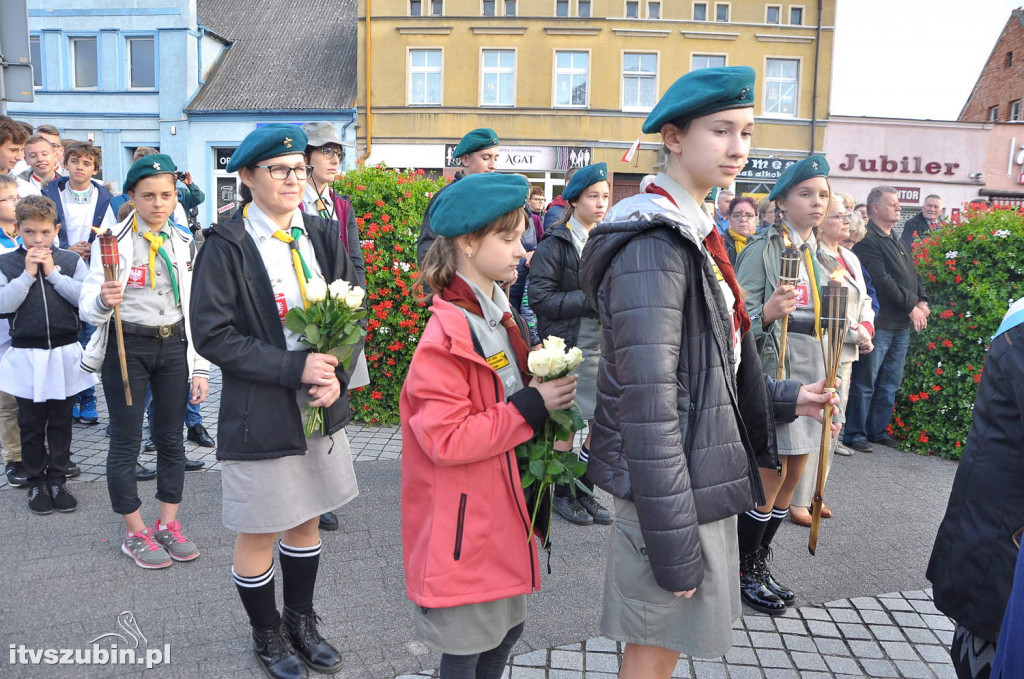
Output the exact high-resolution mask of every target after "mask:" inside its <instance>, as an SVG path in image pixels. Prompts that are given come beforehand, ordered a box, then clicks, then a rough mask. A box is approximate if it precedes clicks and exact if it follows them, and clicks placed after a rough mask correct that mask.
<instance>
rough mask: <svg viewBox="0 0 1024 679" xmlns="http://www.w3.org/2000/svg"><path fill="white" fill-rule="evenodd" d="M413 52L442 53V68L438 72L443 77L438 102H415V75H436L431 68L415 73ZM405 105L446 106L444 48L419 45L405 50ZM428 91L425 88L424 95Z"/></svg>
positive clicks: (424, 68)
mask: <svg viewBox="0 0 1024 679" xmlns="http://www.w3.org/2000/svg"><path fill="white" fill-rule="evenodd" d="M413 52H440V53H441V67H440V69H439V70H438V71H437V72H438V73H439V74H440V76H441V87H440V88H439V90H438V99H439V100H438V102H437V103H433V102H414V101H413V100H412V81H413V75H415V74H417V73H422V74H424V75H425V76H428V75H430V74H431V73H434V71H433V70H432V69H431V68H430V67H423V68H422V69H420V70H417V71H415V72H414V71H413V66H412V53H413ZM405 64H406V67H405V72H406V78H405V81H406V82H405V105H406V106H444V47H431V46H426V45H417V46H416V47H406V48H405ZM427 91H428V88H424V94H425V93H426V92H427Z"/></svg>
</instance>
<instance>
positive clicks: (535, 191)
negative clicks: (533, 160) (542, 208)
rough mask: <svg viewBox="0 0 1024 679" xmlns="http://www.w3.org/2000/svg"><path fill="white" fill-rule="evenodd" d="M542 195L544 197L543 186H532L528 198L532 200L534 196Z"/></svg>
mask: <svg viewBox="0 0 1024 679" xmlns="http://www.w3.org/2000/svg"><path fill="white" fill-rule="evenodd" d="M543 195H544V187H543V186H537V185H533V186H531V187H530V198H533V197H534V196H543Z"/></svg>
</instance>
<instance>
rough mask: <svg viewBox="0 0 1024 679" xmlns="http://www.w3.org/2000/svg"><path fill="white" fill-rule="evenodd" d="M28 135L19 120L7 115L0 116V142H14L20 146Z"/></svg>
mask: <svg viewBox="0 0 1024 679" xmlns="http://www.w3.org/2000/svg"><path fill="white" fill-rule="evenodd" d="M28 137H29V132H26V131H25V126H24V125H22V124H21V123H20V122H18V121H17V120H14V119H13V118H8V117H7V116H0V144H6V143H7V142H14V143H15V144H18V145H19V146H20V145H23V144H24V143H25V140H26V139H28Z"/></svg>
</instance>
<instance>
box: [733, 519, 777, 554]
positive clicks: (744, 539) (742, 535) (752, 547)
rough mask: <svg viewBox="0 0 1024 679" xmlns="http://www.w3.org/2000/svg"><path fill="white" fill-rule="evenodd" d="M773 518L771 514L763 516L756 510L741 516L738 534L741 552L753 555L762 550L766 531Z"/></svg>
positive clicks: (737, 527)
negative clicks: (769, 521)
mask: <svg viewBox="0 0 1024 679" xmlns="http://www.w3.org/2000/svg"><path fill="white" fill-rule="evenodd" d="M771 516H772V515H771V514H762V513H761V512H759V511H757V510H756V509H751V510H750V511H749V512H746V513H744V514H740V515H739V518H738V519H737V525H736V533H737V535H738V537H739V544H740V552H742V553H744V554H753V553H754V552H756V551H757V550H758V549H760V547H761V540H762V538H763V537H764V530H765V527H766V526H767V525H768V520H769V519H770V518H771Z"/></svg>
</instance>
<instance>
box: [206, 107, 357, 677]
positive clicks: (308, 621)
mask: <svg viewBox="0 0 1024 679" xmlns="http://www.w3.org/2000/svg"><path fill="white" fill-rule="evenodd" d="M305 148H306V135H305V133H303V131H302V129H301V128H299V127H296V126H294V125H283V124H271V125H266V126H264V127H261V128H259V129H257V130H256V131H255V132H252V133H250V134H249V136H247V137H246V138H245V140H243V141H242V144H241V145H239V147H238V149H237V150H236V151H235V153H234V154H233V155H232V157H231V163H230V164H229V165H228V170H229V171H232V172H235V171H237V172H238V173H239V176H240V177H241V179H242V182H243V184H244V186H245V188H243V191H242V196H243V199H244V200H245V204H244V205H243V207H242V209H241V210H239V211H238V212H237V213H236V214H235V215H234V216H233V217H232V218H231V219H230V220H229V221H228V222H227V223H225V224H218V225H217V226H215V227H213V229H212V230H211V232H210V236H209V237H208V238H207V240H206V243H205V244H204V245H203V248H202V249H201V250H200V252H199V257H198V258H197V260H196V265H195V272H194V273H193V286H194V287H193V291H194V293H195V295H194V299H195V302H194V303H193V305H192V309H191V319H192V325H193V328H194V336H195V337H196V338H197V347H196V348H197V350H198V351H199V353H200V354H201V355H203V356H204V357H206V358H208V359H209V360H210V361H211V362H212V363H214V364H216V365H217V366H219V367H220V369H221V374H222V376H223V391H222V393H221V403H220V415H219V419H218V427H219V432H220V445H219V446H218V449H217V459H219V460H221V462H222V473H221V485H222V487H223V522H224V525H225V526H226V527H227V528H229V529H231V530H234V531H235V532H236V533H237V534H238V535H237V538H236V540H235V553H234V560H233V566H232V575H233V578H234V581H235V585H236V586H237V588H238V593H239V596H240V597H241V599H242V604H243V606H244V607H245V610H246V613H248V615H249V622H250V624H251V625H252V628H253V641H254V645H255V651H256V655H257V657H258V659H259V661H260V663H261V664H262V665H263V668H264V669H265V670H266V672H267V673H268V674H269V675H270V676H272V677H279V678H282V679H284V678H287V679H291V678H293V677H305V676H306V666H307V665H308V666H309V667H312V668H313V669H314V670H317V671H320V672H335V671H337V670H338V669H339V668H340V667H341V655H340V654H339V653H338V651H337V650H336V649H335V648H334V647H333V646H331V645H330V644H329V643H328V642H327V641H325V640H324V638H323V637H322V636H320V633H319V632H318V631H317V616H316V614H315V613H314V611H313V589H314V586H315V584H316V576H317V571H318V569H319V562H320V537H319V534H318V530H317V525H318V523H319V519H320V515H321V514H322V513H324V512H327V511H332V510H335V509H337V508H339V507H341V506H342V505H344V504H345V503H347V502H348V501H350V500H351V499H352V498H354V497H355V496H356V495H357V494H358V489H357V487H356V479H355V472H354V470H353V467H352V458H351V455H350V452H349V445H348V438H347V437H346V436H345V431H344V426H345V424H346V423H347V422H348V420H349V419H350V417H351V415H350V413H349V407H348V396H347V393H346V392H347V390H346V386H347V384H348V382H349V377H350V376H349V375H348V374H347V373H346V372H345V370H344V368H342V367H341V366H339V365H338V361H337V359H336V358H334V357H333V356H330V355H328V354H320V353H315V352H311V351H309V350H308V349H307V348H306V347H305V346H304V345H302V344H301V343H300V342H299V338H298V336H296V335H295V334H294V333H292V332H291V331H290V330H288V329H287V328H285V327H284V319H285V316H286V314H287V312H288V309H289V308H291V307H296V306H299V305H303V304H305V303H306V302H307V299H306V287H305V286H307V285H308V286H310V287H311V289H312V286H314V285H316V286H320V285H324V284H325V282H330V281H335V280H337V279H344V280H346V281H349V282H350V283H352V284H355V285H358V282H359V281H358V279H357V277H356V273H355V270H354V268H353V266H352V262H351V261H350V260H349V258H348V256H347V255H346V254H345V250H344V246H343V245H342V242H341V240H340V239H339V238H338V235H337V228H336V227H332V226H331V225H330V224H329V223H328V222H326V221H325V220H323V219H322V218H320V217H313V216H310V215H303V214H302V212H301V211H300V210H299V209H298V208H299V203H300V202H301V200H302V191H303V183H304V182H305V180H306V178H307V177H308V176H309V173H310V168H309V166H308V165H306V160H305V157H304V156H303V151H304V150H305ZM250 200H251V202H250ZM360 348H361V342H360V345H359V346H357V347H356V350H355V354H358V352H359V350H360ZM307 404H309V405H312V406H321V407H323V408H324V423H325V426H326V429H327V432H328V433H327V435H326V436H321V435H319V434H316V433H315V434H313V435H312V436H311V437H310V438H308V439H307V438H306V437H305V436H304V433H303V419H302V418H303V413H304V410H305V406H306V405H307ZM279 534H281V539H280V541H279V542H278V544H279V551H280V562H281V575H282V580H283V587H282V589H283V594H284V612H283V616H282V615H281V614H279V613H278V610H277V604H276V601H275V599H274V543H275V541H276V540H277V537H278V535H279ZM282 618H283V625H282Z"/></svg>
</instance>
